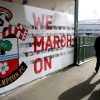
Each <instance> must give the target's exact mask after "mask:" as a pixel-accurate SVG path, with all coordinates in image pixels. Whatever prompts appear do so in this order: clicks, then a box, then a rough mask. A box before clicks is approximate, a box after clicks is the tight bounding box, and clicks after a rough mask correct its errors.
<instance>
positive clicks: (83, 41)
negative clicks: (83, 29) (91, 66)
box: [77, 36, 96, 64]
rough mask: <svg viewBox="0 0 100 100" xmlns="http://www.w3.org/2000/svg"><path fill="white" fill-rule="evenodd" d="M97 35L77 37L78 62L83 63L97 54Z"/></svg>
mask: <svg viewBox="0 0 100 100" xmlns="http://www.w3.org/2000/svg"><path fill="white" fill-rule="evenodd" d="M95 39H96V37H90V36H89V37H86V36H82V37H77V64H80V63H83V62H85V61H87V60H90V58H93V57H94V56H95V50H94V42H95Z"/></svg>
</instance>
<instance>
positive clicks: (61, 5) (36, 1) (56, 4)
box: [0, 0, 75, 14]
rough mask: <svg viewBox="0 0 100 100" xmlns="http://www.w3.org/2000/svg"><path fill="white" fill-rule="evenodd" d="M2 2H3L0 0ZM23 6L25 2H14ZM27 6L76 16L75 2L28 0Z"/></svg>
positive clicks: (67, 0) (69, 0)
mask: <svg viewBox="0 0 100 100" xmlns="http://www.w3.org/2000/svg"><path fill="white" fill-rule="evenodd" d="M0 1H2V0H0ZM12 1H13V2H15V3H20V4H22V2H23V0H12ZM27 1H28V3H27V5H30V6H35V7H39V8H45V9H49V10H55V11H60V12H66V13H70V14H74V1H75V0H27Z"/></svg>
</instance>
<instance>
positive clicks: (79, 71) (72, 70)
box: [0, 60, 100, 100]
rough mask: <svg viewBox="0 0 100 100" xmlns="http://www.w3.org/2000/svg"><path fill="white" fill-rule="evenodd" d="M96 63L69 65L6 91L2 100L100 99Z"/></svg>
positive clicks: (99, 81) (99, 83) (99, 79)
mask: <svg viewBox="0 0 100 100" xmlns="http://www.w3.org/2000/svg"><path fill="white" fill-rule="evenodd" d="M95 63H96V60H91V61H89V62H87V63H84V64H82V65H80V66H70V67H67V68H66V69H63V70H61V71H60V72H57V73H54V74H51V75H49V76H46V77H45V78H42V79H40V80H37V81H35V82H32V83H30V84H27V85H25V86H23V87H20V88H18V89H15V90H13V91H11V92H9V93H6V94H4V95H2V96H1V97H0V100H100V71H99V72H98V74H95V73H94V72H95V71H94V68H95Z"/></svg>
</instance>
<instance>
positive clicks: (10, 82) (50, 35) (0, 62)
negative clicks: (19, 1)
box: [0, 2, 74, 93]
mask: <svg viewBox="0 0 100 100" xmlns="http://www.w3.org/2000/svg"><path fill="white" fill-rule="evenodd" d="M73 22H74V19H73V16H72V15H70V14H63V13H59V12H55V11H50V10H45V9H41V8H36V7H30V6H23V5H16V4H13V3H7V2H0V93H3V92H7V91H9V90H12V89H14V88H16V87H18V86H20V85H23V84H26V83H29V82H30V81H32V80H35V79H38V78H40V77H42V76H44V75H47V74H50V73H52V72H54V71H57V70H59V69H62V68H64V67H66V66H68V65H70V64H72V63H73V58H74V57H73V56H74V47H73V46H74V42H73V39H74V33H73V32H74V28H73Z"/></svg>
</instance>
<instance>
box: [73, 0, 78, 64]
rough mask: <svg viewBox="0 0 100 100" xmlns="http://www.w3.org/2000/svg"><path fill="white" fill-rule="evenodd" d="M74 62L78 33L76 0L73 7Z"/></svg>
mask: <svg viewBox="0 0 100 100" xmlns="http://www.w3.org/2000/svg"><path fill="white" fill-rule="evenodd" d="M74 9H75V10H74V44H75V49H74V64H75V65H76V64H77V57H78V56H77V55H78V54H77V33H78V0H75V8H74Z"/></svg>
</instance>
